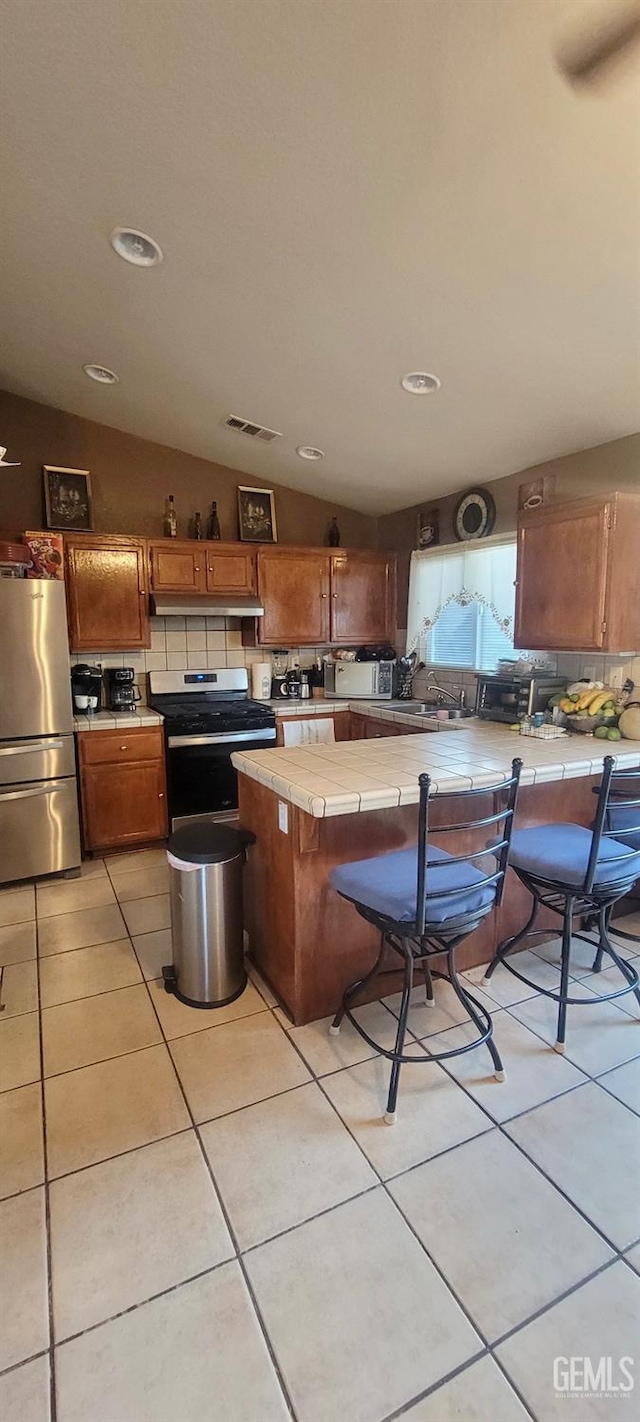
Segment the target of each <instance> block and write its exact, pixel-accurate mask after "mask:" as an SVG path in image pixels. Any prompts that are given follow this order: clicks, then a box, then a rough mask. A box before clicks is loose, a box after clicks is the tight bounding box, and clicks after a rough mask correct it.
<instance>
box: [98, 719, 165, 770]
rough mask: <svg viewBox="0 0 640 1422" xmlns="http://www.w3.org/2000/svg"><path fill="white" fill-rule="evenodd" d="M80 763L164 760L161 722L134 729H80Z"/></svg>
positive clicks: (101, 763) (99, 763)
mask: <svg viewBox="0 0 640 1422" xmlns="http://www.w3.org/2000/svg"><path fill="white" fill-rule="evenodd" d="M78 752H79V759H80V765H81V766H83V765H104V764H106V763H112V762H114V761H116V762H121V761H135V760H162V759H163V757H164V740H163V735H162V730H161V728H160V727H159V726H158V727H157V728H156V727H155V726H151V727H149V728H148V729H146V730H145V729H143V728H135V727H134V728H133V729H132V730H131V731H126V730H124V731H80V732H79V733H78Z"/></svg>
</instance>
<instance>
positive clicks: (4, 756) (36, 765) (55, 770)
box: [0, 736, 76, 786]
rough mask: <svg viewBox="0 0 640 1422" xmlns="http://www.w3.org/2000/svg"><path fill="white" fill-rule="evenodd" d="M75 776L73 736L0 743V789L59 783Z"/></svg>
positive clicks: (40, 737) (43, 737) (45, 737)
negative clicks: (20, 785)
mask: <svg viewBox="0 0 640 1422" xmlns="http://www.w3.org/2000/svg"><path fill="white" fill-rule="evenodd" d="M75 773H76V758H75V752H74V746H73V736H32V737H31V738H30V739H29V740H19V741H18V740H15V741H3V740H0V786H2V785H19V784H20V783H22V782H24V781H29V782H31V781H34V780H61V779H62V778H63V777H64V776H66V775H75Z"/></svg>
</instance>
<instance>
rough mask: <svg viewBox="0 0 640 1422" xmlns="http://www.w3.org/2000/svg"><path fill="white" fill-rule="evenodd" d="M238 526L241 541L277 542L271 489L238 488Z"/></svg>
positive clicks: (274, 506) (274, 507) (273, 500)
mask: <svg viewBox="0 0 640 1422" xmlns="http://www.w3.org/2000/svg"><path fill="white" fill-rule="evenodd" d="M238 528H239V533H240V538H241V540H242V542H243V543H277V541H278V534H277V530H276V505H275V499H274V496H273V489H248V488H246V487H244V486H241V487H240V488H239V489H238Z"/></svg>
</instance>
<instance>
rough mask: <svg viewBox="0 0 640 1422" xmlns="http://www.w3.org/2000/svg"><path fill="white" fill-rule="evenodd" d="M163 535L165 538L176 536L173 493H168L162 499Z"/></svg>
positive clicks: (176, 522) (176, 527) (176, 524)
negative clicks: (163, 499)
mask: <svg viewBox="0 0 640 1422" xmlns="http://www.w3.org/2000/svg"><path fill="white" fill-rule="evenodd" d="M164 536H165V538H177V537H178V520H177V518H176V511H175V508H174V506H173V494H169V497H168V499H165V501H164Z"/></svg>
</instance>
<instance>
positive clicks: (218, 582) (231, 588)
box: [204, 543, 256, 594]
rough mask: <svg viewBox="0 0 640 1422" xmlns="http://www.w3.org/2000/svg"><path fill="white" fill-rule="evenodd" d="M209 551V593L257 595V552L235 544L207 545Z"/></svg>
mask: <svg viewBox="0 0 640 1422" xmlns="http://www.w3.org/2000/svg"><path fill="white" fill-rule="evenodd" d="M204 547H205V549H206V551H207V559H206V566H207V592H209V593H215V594H218V593H244V594H247V593H255V590H256V555H255V552H253V551H252V550H250V549H248V548H243V547H242V545H241V544H240V545H238V544H235V543H232V544H230V545H229V546H228V547H225V545H224V544H223V543H205V545H204Z"/></svg>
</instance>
